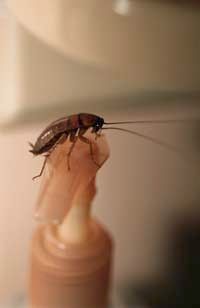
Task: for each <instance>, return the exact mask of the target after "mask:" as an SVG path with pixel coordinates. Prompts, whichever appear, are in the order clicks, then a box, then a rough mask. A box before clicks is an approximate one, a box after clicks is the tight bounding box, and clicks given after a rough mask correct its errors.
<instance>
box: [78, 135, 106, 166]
mask: <svg viewBox="0 0 200 308" xmlns="http://www.w3.org/2000/svg"><path fill="white" fill-rule="evenodd" d="M78 138H79V139H80V140H81V141H82V142H84V143H87V144H88V145H89V147H90V155H91V158H92V160H93V162H94V164H95V165H97V166H98V167H99V168H100V167H101V165H100V164H98V163H97V162H96V160H95V159H94V153H93V147H92V142H91V141H90V140H89V139H88V138H86V137H84V136H83V135H80V134H79V135H78Z"/></svg>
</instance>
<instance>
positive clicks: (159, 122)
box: [104, 118, 197, 125]
mask: <svg viewBox="0 0 200 308" xmlns="http://www.w3.org/2000/svg"><path fill="white" fill-rule="evenodd" d="M195 120H197V119H193V118H191V119H190V118H187V119H186V118H184V119H167V120H135V121H122V122H121V121H119V122H104V124H105V125H113V124H114V125H115V124H119V125H120V124H145V123H147V124H148V123H149V124H150V123H152V124H154V123H155V124H157V123H158V124H162V123H173V122H174V123H178V122H186V121H195Z"/></svg>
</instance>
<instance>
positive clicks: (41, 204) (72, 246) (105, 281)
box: [29, 137, 113, 308]
mask: <svg viewBox="0 0 200 308" xmlns="http://www.w3.org/2000/svg"><path fill="white" fill-rule="evenodd" d="M90 138H91V137H90ZM99 139H100V140H99V141H94V140H92V142H93V148H94V153H95V159H96V160H97V161H98V162H99V163H103V162H104V161H105V160H106V159H107V158H108V156H109V151H108V146H107V143H106V141H105V139H104V137H101V138H99ZM68 146H69V145H68V143H65V144H64V145H61V146H59V147H58V149H56V151H55V152H54V153H53V154H52V155H51V159H50V160H49V162H48V165H47V168H46V170H45V174H44V177H43V184H42V187H41V191H40V194H39V198H38V207H37V213H36V214H37V217H38V218H42V219H46V221H47V220H48V219H50V221H53V220H54V221H57V223H52V222H50V223H44V224H42V225H40V226H39V227H37V228H36V230H35V232H34V235H33V239H32V244H31V267H30V285H29V307H30V308H107V307H108V305H109V291H110V283H111V273H112V249H113V243H112V239H111V236H110V234H109V233H108V231H106V229H105V228H104V227H103V226H102V225H101V224H100V223H99V222H97V221H96V219H94V218H92V217H91V202H92V199H93V197H94V195H95V193H96V188H95V177H96V172H97V170H98V167H97V166H96V165H95V164H94V163H93V161H92V160H91V156H90V152H89V150H88V147H87V145H85V144H82V143H81V142H78V143H77V145H76V147H75V150H74V152H73V155H72V158H71V166H72V167H71V170H70V171H67V168H66V150H67V149H66V147H68ZM61 184H62V185H61ZM64 187H65V189H64ZM52 196H54V198H52ZM56 209H58V211H56ZM58 221H61V222H60V223H58Z"/></svg>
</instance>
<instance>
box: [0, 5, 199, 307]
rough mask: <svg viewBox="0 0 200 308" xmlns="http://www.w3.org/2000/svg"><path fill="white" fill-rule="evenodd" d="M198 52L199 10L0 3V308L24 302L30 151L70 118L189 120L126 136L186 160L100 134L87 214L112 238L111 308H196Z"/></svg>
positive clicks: (33, 168) (33, 187)
mask: <svg viewBox="0 0 200 308" xmlns="http://www.w3.org/2000/svg"><path fill="white" fill-rule="evenodd" d="M199 54H200V6H199V5H198V1H196V2H195V1H193V2H192V1H154V0H149V1H145V0H107V1H100V0H85V1H84V2H83V1H80V0H76V1H74V0H73V1H72V0H67V1H66V0H65V1H64V0H60V1H57V0H55V1H53V2H51V1H42V2H40V1H39V0H37V1H33V0H8V1H2V0H1V1H0V82H1V87H0V89H1V91H0V97H1V103H0V140H1V152H0V170H1V172H0V196H1V215H0V240H1V242H2V245H1V247H0V307H5V308H7V307H21V306H20V305H21V301H22V300H23V298H25V294H26V285H27V273H28V255H29V245H30V238H31V233H32V229H33V227H34V221H33V213H34V206H35V201H36V197H37V193H38V189H39V182H40V181H35V182H32V180H31V178H32V177H33V176H34V175H35V174H37V173H38V171H39V170H40V168H41V164H42V158H35V159H33V157H32V155H30V153H28V150H29V147H28V141H31V142H34V141H35V139H36V138H37V137H38V134H39V133H40V132H41V130H42V129H43V128H44V127H45V126H46V125H47V124H48V123H49V122H50V121H51V120H54V119H55V118H57V117H59V116H63V115H69V114H71V113H78V112H90V113H96V114H99V115H101V116H103V117H104V118H105V119H106V120H107V121H113V120H116V121H117V120H118V121H122V120H136V119H148V120H149V119H151V120H152V119H183V118H187V119H194V121H185V122H180V123H170V124H142V125H141V124H137V125H136V124H134V125H132V126H131V128H132V129H134V130H136V131H138V132H140V133H143V134H146V135H149V136H152V137H156V138H159V139H161V140H163V141H165V142H168V143H170V144H172V145H174V146H177V147H178V148H180V150H181V152H182V153H183V154H184V155H185V156H186V157H188V158H189V159H188V160H187V159H186V160H184V159H182V157H181V156H179V155H176V154H175V153H173V152H170V151H168V150H166V149H164V148H162V147H159V146H158V145H156V144H152V143H150V142H148V141H145V140H143V139H140V138H138V137H134V136H131V135H128V134H125V133H124V134H123V133H121V132H114V131H113V132H111V131H110V132H108V133H107V136H108V140H109V144H110V149H111V157H110V159H109V161H108V162H107V163H106V165H105V166H104V168H103V169H102V170H101V171H100V173H99V177H98V195H97V197H96V199H95V202H94V206H93V212H94V214H95V215H96V216H97V217H98V219H99V220H101V221H102V222H103V223H104V224H106V226H107V228H108V229H109V230H110V232H111V233H112V235H113V237H114V240H115V259H114V292H115V293H116V294H117V297H118V298H119V301H120V303H121V306H117V307H147V308H148V307H169V306H170V305H171V306H170V307H173V305H174V307H189V306H190V307H199V306H200V299H199V297H198V294H199V291H200V290H199V285H200V284H199V274H200V261H199V260H200V259H199V258H200V251H199V247H200V246H199V244H200V227H199V221H200V213H199V208H200V205H199V203H200V191H199V184H200V168H199V150H200V143H199V128H200V124H199V121H198V119H199V118H200V106H199V98H200V92H199V88H200V63H199ZM128 127H129V128H130V126H128ZM139 305H141V306H139ZM184 305H185V306H184Z"/></svg>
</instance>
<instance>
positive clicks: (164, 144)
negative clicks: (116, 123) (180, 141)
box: [102, 127, 188, 162]
mask: <svg viewBox="0 0 200 308" xmlns="http://www.w3.org/2000/svg"><path fill="white" fill-rule="evenodd" d="M104 129H107V130H118V131H122V132H126V133H129V134H132V135H135V136H138V137H140V138H142V139H145V140H147V141H150V142H152V143H154V144H157V145H159V146H161V147H163V148H165V149H167V150H169V151H173V152H175V153H176V154H178V155H179V156H181V158H182V159H183V160H185V161H187V162H188V159H187V158H186V157H185V155H184V154H183V152H182V151H181V150H180V149H178V148H177V147H175V146H173V145H170V144H168V143H166V142H164V141H161V140H159V139H157V138H154V137H150V136H147V135H144V134H142V133H138V132H136V131H133V130H129V129H125V128H121V127H103V128H102V130H104Z"/></svg>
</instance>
